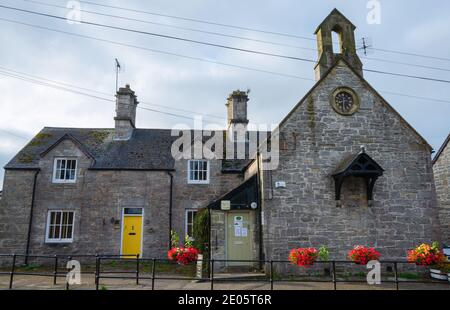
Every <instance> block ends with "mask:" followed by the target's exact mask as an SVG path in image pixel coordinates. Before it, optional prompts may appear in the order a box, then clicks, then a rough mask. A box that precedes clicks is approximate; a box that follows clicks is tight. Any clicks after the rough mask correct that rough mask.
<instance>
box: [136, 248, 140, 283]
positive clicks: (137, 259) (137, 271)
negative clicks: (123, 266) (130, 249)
mask: <svg viewBox="0 0 450 310" xmlns="http://www.w3.org/2000/svg"><path fill="white" fill-rule="evenodd" d="M136 285H139V254H136Z"/></svg>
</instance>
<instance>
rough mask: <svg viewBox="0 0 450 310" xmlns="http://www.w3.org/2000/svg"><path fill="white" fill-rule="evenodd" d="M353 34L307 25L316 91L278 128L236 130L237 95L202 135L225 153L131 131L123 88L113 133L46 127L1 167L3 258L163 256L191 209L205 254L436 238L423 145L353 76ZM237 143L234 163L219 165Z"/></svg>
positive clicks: (341, 26) (397, 253)
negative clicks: (204, 215)
mask: <svg viewBox="0 0 450 310" xmlns="http://www.w3.org/2000/svg"><path fill="white" fill-rule="evenodd" d="M354 30H355V26H354V25H353V24H352V23H351V22H350V21H349V20H348V19H347V18H345V17H344V16H343V15H342V14H341V13H340V12H339V11H337V10H333V11H332V12H331V14H330V15H329V16H328V17H327V18H326V19H325V20H324V21H323V22H322V23H321V24H320V25H319V27H318V28H317V30H316V35H317V43H318V51H319V57H318V63H317V65H316V67H315V76H316V79H317V82H316V84H315V85H314V86H313V88H312V89H311V90H310V91H309V92H308V93H307V94H306V95H305V96H304V97H303V98H302V99H301V100H300V101H299V102H298V103H297V104H296V105H295V106H294V107H293V109H292V110H291V112H289V113H288V114H287V115H286V117H285V118H284V119H283V120H282V121H281V122H280V123H279V126H278V128H277V129H276V130H273V131H271V132H269V133H267V132H262V131H261V132H254V131H250V130H248V129H249V128H250V127H247V126H248V118H247V101H248V96H247V93H245V92H241V91H235V92H233V93H232V94H231V95H230V97H229V98H228V101H227V104H226V106H227V115H228V127H229V128H228V130H222V131H219V132H215V134H214V137H217V138H218V140H219V141H223V142H225V145H226V147H225V148H224V150H223V153H226V154H227V156H225V158H220V157H213V158H207V157H206V156H204V154H203V157H201V158H196V159H189V158H184V159H183V158H174V157H173V156H172V155H173V152H172V151H173V149H174V145H176V147H175V149H178V150H179V151H181V152H183V153H184V152H185V151H186V150H185V149H184V148H185V145H182V146H181V145H178V144H177V141H179V140H178V139H179V137H178V136H173V135H172V133H171V130H169V129H140V128H136V123H135V116H136V106H137V105H138V101H137V98H136V95H135V94H134V92H133V91H132V90H131V89H130V87H129V86H126V87H125V88H120V89H119V91H118V92H117V104H116V117H115V118H114V121H115V127H114V128H112V129H94V128H91V129H86V128H85V129H81V128H48V127H46V128H44V129H43V130H42V131H41V132H40V133H38V134H37V135H36V136H35V137H34V138H33V140H32V141H30V143H28V144H27V145H26V146H25V147H24V148H23V149H22V150H21V151H20V152H19V153H18V154H17V155H16V156H15V157H14V158H13V159H12V160H11V161H10V162H9V163H8V164H7V165H6V166H5V169H6V173H5V179H4V191H3V199H2V200H1V206H0V247H1V252H4V253H11V252H16V253H34V254H55V253H60V254H81V253H89V254H93V253H107V254H119V253H122V254H131V253H133V254H136V253H138V254H140V255H142V256H144V257H165V255H166V254H165V251H166V250H167V247H168V246H169V240H170V238H169V234H170V231H171V230H175V231H177V232H179V233H181V234H185V233H188V234H191V232H192V227H193V224H192V223H193V220H192V219H193V217H194V216H195V214H196V213H195V212H196V210H198V209H199V208H207V209H208V210H209V214H210V220H209V224H210V225H209V229H210V238H209V239H210V240H209V249H210V251H211V257H213V258H215V259H229V260H249V259H263V258H267V259H274V260H276V259H283V260H284V259H286V258H287V255H288V252H289V250H290V249H292V248H294V247H306V246H314V247H318V246H320V245H325V246H327V247H328V248H329V249H330V254H331V258H335V259H345V254H346V252H347V251H348V250H349V249H350V248H352V247H353V246H354V245H357V244H362V245H366V246H375V247H376V248H377V249H379V250H380V252H381V253H382V255H383V258H404V257H405V255H406V250H407V249H410V248H411V247H413V246H415V245H417V244H418V243H420V242H429V241H431V240H439V239H440V225H439V220H438V208H437V201H436V191H435V185H434V180H433V168H432V162H431V151H432V149H431V147H430V145H429V144H428V143H427V142H426V141H425V140H424V139H423V138H422V137H421V136H420V135H419V134H418V133H417V132H416V131H415V130H414V128H412V127H411V126H410V125H409V124H408V123H407V122H406V121H405V120H404V119H403V118H402V117H401V115H399V114H398V113H397V112H396V111H395V110H394V109H393V108H392V107H391V106H390V105H389V104H388V103H387V102H386V100H384V99H383V98H382V97H381V96H380V94H379V93H378V92H377V91H376V90H375V89H374V88H372V87H371V86H370V85H369V83H368V82H367V81H366V80H365V79H364V77H363V69H362V63H361V61H360V59H359V57H358V55H357V53H356V47H355V37H354ZM333 32H336V33H337V34H338V37H339V40H340V42H334V43H337V44H338V46H339V50H338V51H334V50H333V47H334V45H333V42H332V33H333ZM274 121H276V120H274ZM189 132H190V134H192V136H193V138H192V137H191V138H189V139H188V140H189V143H192V144H195V143H200V145H202V146H203V145H206V144H207V143H208V140H207V139H206V138H205V135H204V133H202V132H198V131H189ZM216 135H217V136H216ZM266 136H267V138H265V137H266ZM255 137H256V138H257V139H256V140H257V142H256V147H255V143H253V142H252V141H254V140H255ZM230 145H231V146H232V147H230ZM239 146H243V147H244V150H245V151H244V155H245V156H244V157H241V156H231V158H230V157H229V156H228V155H229V154H232V155H236V154H238V153H239ZM277 146H279V148H278V147H277ZM215 148H217V145H215ZM269 149H270V150H271V152H266V151H264V150H269ZM188 152H189V155H191V156H192V153H191V149H190V148H189V149H188ZM194 152H195V151H194ZM219 153H222V152H219ZM269 167H270V169H269ZM245 264H246V263H239V262H234V263H229V265H245Z"/></svg>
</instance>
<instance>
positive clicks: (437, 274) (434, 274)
mask: <svg viewBox="0 0 450 310" xmlns="http://www.w3.org/2000/svg"><path fill="white" fill-rule="evenodd" d="M430 275H431V278H432V279H436V280H444V281H446V280H447V279H448V277H447V275H446V274H445V273H444V272H442V271H440V270H439V269H432V268H431V269H430Z"/></svg>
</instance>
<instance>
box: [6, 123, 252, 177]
mask: <svg viewBox="0 0 450 310" xmlns="http://www.w3.org/2000/svg"><path fill="white" fill-rule="evenodd" d="M223 134H224V137H225V131H224V132H223ZM113 136H114V129H113V128H54V127H45V128H43V129H42V130H41V131H40V132H39V133H38V134H37V135H36V136H35V137H34V138H33V139H32V140H31V141H30V142H29V143H28V144H27V145H26V146H25V147H24V148H23V149H22V150H21V151H20V152H19V153H18V154H17V155H16V156H14V158H13V159H12V160H11V161H10V162H8V164H7V165H6V166H5V169H38V168H39V160H40V158H41V157H42V156H44V155H45V154H46V153H47V152H49V151H50V150H51V149H52V148H53V147H55V146H56V145H58V144H59V142H61V141H62V140H64V139H69V140H71V141H73V142H74V143H75V144H76V145H77V146H78V147H79V148H80V150H81V151H83V152H84V153H85V154H86V156H88V157H90V158H92V159H93V164H92V166H91V169H106V170H174V168H175V160H174V158H173V157H172V154H171V147H172V143H173V142H174V141H175V140H176V139H177V138H178V136H172V135H171V129H140V128H137V129H135V130H134V132H133V135H132V137H131V138H130V139H129V140H127V141H117V140H113ZM192 137H194V135H192ZM208 139H209V137H203V141H206V140H208ZM251 161H252V160H251V159H239V160H234V159H226V160H225V159H224V160H223V161H222V170H223V172H229V173H238V172H241V171H243V169H245V168H246V167H247V165H248V164H249V163H250V162H251Z"/></svg>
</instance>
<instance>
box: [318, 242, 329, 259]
mask: <svg viewBox="0 0 450 310" xmlns="http://www.w3.org/2000/svg"><path fill="white" fill-rule="evenodd" d="M319 258H320V260H323V261H327V260H329V259H330V252H329V251H328V249H327V248H326V247H325V246H323V245H322V246H321V247H320V248H319Z"/></svg>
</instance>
